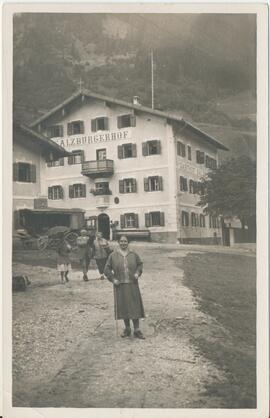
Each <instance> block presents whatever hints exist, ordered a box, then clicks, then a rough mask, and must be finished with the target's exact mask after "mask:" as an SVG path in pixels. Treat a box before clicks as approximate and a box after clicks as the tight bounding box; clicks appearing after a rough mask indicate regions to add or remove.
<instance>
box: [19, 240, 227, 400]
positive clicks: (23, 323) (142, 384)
mask: <svg viewBox="0 0 270 418" xmlns="http://www.w3.org/2000/svg"><path fill="white" fill-rule="evenodd" d="M136 251H138V253H139V254H140V255H141V257H142V258H143V260H144V274H143V277H142V278H141V281H140V287H141V292H142V296H143V301H144V305H145V310H146V315H147V317H146V319H145V320H144V321H142V322H141V324H142V325H141V328H142V331H143V332H144V334H145V336H146V340H144V341H142V340H136V339H134V338H130V339H121V338H120V337H119V338H116V335H115V323H114V320H113V297H112V286H111V284H110V283H109V282H107V281H104V282H102V281H98V280H94V279H95V278H96V277H97V272H96V271H94V270H92V271H91V272H90V273H91V279H93V280H90V281H89V282H88V283H85V282H83V281H82V280H81V275H80V273H78V272H73V273H72V275H71V282H70V284H68V285H61V284H59V282H58V278H57V274H56V271H55V270H53V269H50V268H47V267H31V266H29V265H22V264H15V265H14V270H15V271H20V272H21V271H23V272H24V273H25V274H28V275H29V277H30V279H31V281H32V284H31V286H30V288H29V289H28V290H27V292H25V293H16V294H14V298H13V338H14V340H13V341H14V343H13V346H14V348H13V350H14V351H13V355H14V363H13V387H14V396H13V403H14V406H31V407H74V408H79V407H103V408H104V407H107V408H113V407H118V408H119V407H120V408H121V407H122V408H123V407H126V408H142V407H144V408H155V407H164V408H196V407H200V408H213V407H215V408H218V407H222V406H223V405H222V400H220V399H218V398H215V397H213V396H212V397H211V398H209V397H207V396H206V395H205V393H204V384H205V382H208V383H209V382H211V381H216V380H219V381H220V380H223V379H224V376H222V375H221V373H220V372H219V371H218V370H217V369H216V368H215V367H214V365H212V364H211V363H209V361H208V360H206V359H205V358H204V357H202V356H201V355H200V353H199V352H198V351H197V350H196V348H195V347H194V346H192V345H191V343H190V338H189V332H188V330H189V324H191V323H192V324H193V327H194V326H196V325H197V328H198V329H202V332H203V328H204V327H205V326H211V318H209V317H207V316H206V315H204V314H202V313H201V312H200V311H198V309H197V305H196V302H195V301H194V298H193V296H192V294H191V291H190V290H189V289H188V288H187V287H185V286H183V283H182V281H183V271H182V270H181V268H179V267H177V266H176V264H175V258H174V257H177V258H181V257H184V256H185V255H186V252H185V250H183V249H177V250H175V249H166V250H164V249H162V248H160V247H158V248H153V247H150V246H149V247H147V246H143V245H139V246H136ZM153 260H154V264H153ZM121 329H122V324H121V322H120V321H119V332H121Z"/></svg>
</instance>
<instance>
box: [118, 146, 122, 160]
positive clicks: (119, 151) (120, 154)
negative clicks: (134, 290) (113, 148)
mask: <svg viewBox="0 0 270 418" xmlns="http://www.w3.org/2000/svg"><path fill="white" fill-rule="evenodd" d="M117 153H118V158H119V159H122V158H123V147H122V145H118V147H117Z"/></svg>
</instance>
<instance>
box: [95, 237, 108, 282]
mask: <svg viewBox="0 0 270 418" xmlns="http://www.w3.org/2000/svg"><path fill="white" fill-rule="evenodd" d="M109 253H110V247H109V243H108V241H107V240H106V239H105V238H103V237H102V233H101V232H97V234H96V239H95V240H94V243H93V255H94V259H95V260H96V263H97V268H98V271H99V274H100V279H101V280H103V279H104V274H103V273H104V267H105V264H106V261H107V259H108V256H109Z"/></svg>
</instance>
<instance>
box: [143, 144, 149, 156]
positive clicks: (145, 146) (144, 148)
mask: <svg viewBox="0 0 270 418" xmlns="http://www.w3.org/2000/svg"><path fill="white" fill-rule="evenodd" d="M142 155H143V156H144V157H145V156H146V155H148V146H147V142H143V143H142Z"/></svg>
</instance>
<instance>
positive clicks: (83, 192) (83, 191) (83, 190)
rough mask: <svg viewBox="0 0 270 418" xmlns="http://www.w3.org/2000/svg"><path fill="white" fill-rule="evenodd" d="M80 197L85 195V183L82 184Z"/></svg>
mask: <svg viewBox="0 0 270 418" xmlns="http://www.w3.org/2000/svg"><path fill="white" fill-rule="evenodd" d="M82 197H86V184H82Z"/></svg>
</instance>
